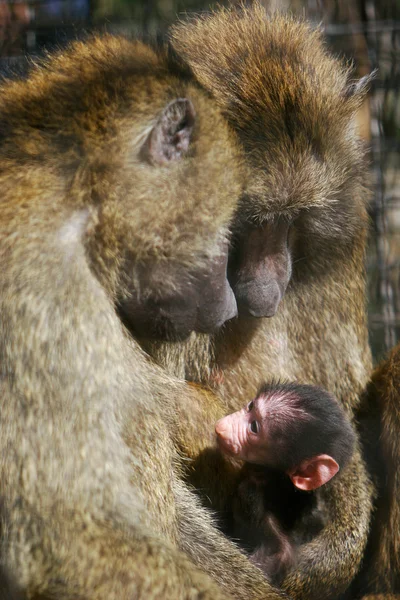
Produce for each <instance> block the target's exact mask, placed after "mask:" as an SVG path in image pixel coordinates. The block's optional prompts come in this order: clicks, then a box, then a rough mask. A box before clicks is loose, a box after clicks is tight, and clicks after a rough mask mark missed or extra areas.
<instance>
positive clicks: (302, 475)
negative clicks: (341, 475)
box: [288, 454, 339, 492]
mask: <svg viewBox="0 0 400 600" xmlns="http://www.w3.org/2000/svg"><path fill="white" fill-rule="evenodd" d="M338 471H339V465H338V464H337V462H336V460H335V459H333V458H332V457H331V456H329V455H328V454H318V456H313V457H312V458H309V459H307V460H304V461H303V462H302V463H301V464H300V465H299V466H298V467H296V468H295V469H294V470H293V471H291V472H289V473H288V475H289V477H290V479H291V480H292V483H293V485H294V486H296V487H297V488H298V489H299V490H305V491H306V492H310V491H312V490H316V489H317V488H319V487H321V485H324V484H325V483H328V481H329V480H330V479H332V477H334V476H335V475H336V473H337V472H338Z"/></svg>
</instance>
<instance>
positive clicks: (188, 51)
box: [154, 3, 372, 598]
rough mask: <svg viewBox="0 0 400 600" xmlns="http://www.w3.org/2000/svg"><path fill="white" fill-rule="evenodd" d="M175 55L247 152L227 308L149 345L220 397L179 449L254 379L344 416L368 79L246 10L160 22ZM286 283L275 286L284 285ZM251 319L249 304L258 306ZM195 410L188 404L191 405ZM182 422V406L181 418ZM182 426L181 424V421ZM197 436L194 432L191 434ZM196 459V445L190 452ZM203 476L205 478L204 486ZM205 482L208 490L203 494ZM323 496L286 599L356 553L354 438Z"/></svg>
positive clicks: (360, 341) (353, 563)
mask: <svg viewBox="0 0 400 600" xmlns="http://www.w3.org/2000/svg"><path fill="white" fill-rule="evenodd" d="M171 42H172V45H173V48H174V52H175V55H177V60H179V61H181V62H182V63H184V65H186V67H188V69H189V70H190V71H191V72H192V74H193V75H194V76H195V77H196V79H197V80H198V81H199V82H200V83H201V84H202V85H203V86H204V87H205V88H206V89H207V90H208V91H209V92H210V93H211V94H212V95H213V97H214V98H215V99H216V101H217V103H218V105H219V106H220V107H221V109H222V111H223V113H224V115H225V116H226V118H227V120H228V121H229V123H230V125H231V127H232V129H234V130H235V131H236V133H237V135H238V139H239V141H240V143H241V145H242V147H243V149H244V151H245V154H246V156H247V161H246V162H247V167H248V170H249V178H248V185H247V188H246V192H245V193H244V194H243V196H242V199H241V202H240V204H239V209H238V211H237V215H236V218H235V223H234V237H233V244H232V249H231V256H230V259H229V267H228V270H229V278H230V281H231V284H232V286H233V289H234V292H235V294H236V297H237V300H238V309H239V318H238V319H237V320H234V321H232V322H230V323H228V324H227V325H226V326H225V327H224V328H223V330H222V331H221V333H218V334H217V335H216V336H214V337H213V338H212V339H210V338H209V337H206V336H204V337H199V336H195V337H194V338H192V339H191V340H190V341H189V342H188V343H186V344H185V345H183V346H181V348H180V349H179V350H178V349H177V347H174V348H173V349H171V348H167V349H166V348H165V347H164V348H158V349H155V350H154V355H155V356H156V358H157V360H159V362H161V363H162V364H165V365H167V367H168V369H170V370H171V371H175V372H179V373H180V374H181V375H184V376H185V377H186V378H187V379H191V380H193V381H196V382H199V383H203V384H204V383H206V384H207V385H209V386H210V387H211V388H212V389H214V390H216V391H217V392H218V394H219V395H220V396H221V398H222V400H221V406H218V405H216V403H215V400H214V399H212V398H211V397H210V399H209V400H210V402H209V403H210V405H211V408H208V406H207V404H206V405H204V406H203V418H202V419H200V420H199V428H198V429H196V428H195V427H193V428H192V421H190V420H189V425H190V427H189V428H188V429H189V431H190V432H191V433H192V434H193V436H194V437H195V441H194V443H193V450H192V447H191V444H190V443H188V444H185V451H186V453H187V454H188V455H189V456H193V457H195V458H196V459H198V458H199V454H198V453H199V451H200V450H201V444H200V442H199V438H200V435H201V431H203V434H204V440H203V449H204V447H206V446H207V444H208V443H209V435H210V434H209V432H210V429H211V428H212V422H211V418H208V417H207V416H205V415H207V412H208V410H209V412H210V415H211V417H212V418H215V417H216V418H218V417H221V416H223V415H224V414H226V412H229V411H231V410H236V409H237V408H239V407H240V406H241V405H242V403H244V402H245V400H246V399H247V398H248V397H252V396H254V394H255V393H256V391H257V389H258V386H259V383H260V381H265V380H268V379H269V378H272V377H278V378H281V379H287V380H299V381H304V382H308V383H310V384H316V385H319V386H322V387H324V388H326V389H327V390H329V391H330V392H331V393H333V394H334V395H335V396H336V397H337V398H338V400H339V401H340V402H341V403H342V404H343V406H345V407H346V409H347V411H348V413H349V415H350V416H351V415H352V414H353V412H354V410H355V409H356V408H357V406H358V404H359V396H360V393H361V391H362V390H363V389H364V387H365V385H366V382H367V380H368V377H369V374H370V371H371V356H370V350H369V346H368V335H367V324H366V314H365V282H364V250H365V240H366V233H367V225H368V220H367V214H366V209H365V203H366V198H367V196H368V194H367V193H366V190H365V187H364V182H365V181H366V174H365V167H364V161H363V148H362V146H361V144H360V141H359V140H358V138H357V135H356V131H355V129H356V128H355V124H354V115H355V113H356V111H357V108H358V106H360V104H361V103H362V101H363V98H364V97H365V94H366V91H367V87H368V78H364V79H361V80H360V81H359V82H354V81H351V73H350V71H349V69H348V67H346V66H344V65H343V64H341V63H340V62H339V61H337V60H336V59H334V58H333V57H332V56H330V55H329V54H328V52H327V51H326V49H325V48H324V45H323V43H322V41H321V34H320V32H318V31H316V30H313V29H312V28H311V27H310V26H309V25H307V24H306V23H304V22H296V21H295V20H293V19H291V18H290V17H286V16H283V15H273V16H270V17H268V16H267V15H266V14H265V12H264V10H263V8H262V7H261V6H260V5H259V4H258V3H255V4H253V5H252V7H251V8H242V9H241V10H239V11H235V10H233V9H232V10H231V9H228V10H218V11H216V12H214V13H211V14H205V15H202V16H200V17H196V18H193V19H191V20H189V21H188V22H187V23H182V24H179V25H177V26H176V27H174V28H173V29H172V33H171ZM283 294H285V295H283ZM275 310H276V314H275V315H274V316H273V318H271V319H256V318H254V317H255V316H262V315H265V316H271V315H272V314H273V313H274V311H275ZM193 411H195V412H196V414H201V409H200V408H199V407H196V408H193ZM192 420H193V421H195V418H194V417H193V419H192ZM184 433H185V432H184ZM196 436H197V437H196ZM203 458H204V456H203ZM202 468H204V478H203V480H202V478H201V475H200V472H199V471H197V473H196V478H197V479H196V484H197V485H199V487H201V488H203V490H204V494H205V495H206V496H208V497H209V498H210V499H211V500H212V503H213V505H214V506H215V507H218V494H220V491H221V488H222V487H223V485H222V479H221V477H220V474H219V472H218V471H216V480H215V481H214V479H213V477H212V469H213V465H211V464H208V463H206V461H205V460H203V461H202ZM214 484H215V485H214ZM211 488H214V490H215V488H218V489H217V490H216V494H217V498H215V497H214V496H213V491H214V490H213V489H211ZM316 494H318V495H319V496H321V497H324V500H325V501H326V505H327V511H328V513H329V519H328V524H327V526H326V527H325V528H324V530H323V531H322V532H321V533H320V534H319V535H318V536H317V537H316V538H315V539H314V540H313V541H312V542H310V543H309V544H304V545H303V546H302V547H301V549H300V551H299V553H298V560H297V568H296V569H295V570H294V571H293V572H291V573H290V574H289V575H288V577H287V578H285V580H284V582H283V587H284V589H285V590H286V591H287V592H288V593H289V594H290V595H292V596H294V597H296V598H311V597H317V598H320V597H321V595H323V596H324V597H326V598H328V597H335V596H337V595H338V594H340V593H341V592H342V591H343V590H344V589H346V588H347V587H348V585H349V584H350V582H351V580H352V579H353V577H354V576H355V574H356V573H357V571H358V569H359V567H360V563H361V560H362V557H363V553H364V548H365V544H366V540H367V535H368V530H369V526H370V516H371V495H372V486H371V483H370V481H369V478H368V476H367V472H366V468H365V464H364V462H363V460H362V459H361V457H360V453H359V451H358V448H357V444H356V449H355V453H354V455H353V458H352V461H351V463H350V465H349V467H348V468H347V469H346V471H345V473H343V476H342V477H340V478H339V479H337V480H334V481H333V482H332V485H330V486H328V487H327V488H322V489H321V490H317V491H316Z"/></svg>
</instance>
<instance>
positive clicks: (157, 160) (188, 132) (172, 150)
mask: <svg viewBox="0 0 400 600" xmlns="http://www.w3.org/2000/svg"><path fill="white" fill-rule="evenodd" d="M195 118H196V113H195V110H194V107H193V104H192V103H191V101H190V100H188V99H187V98H177V99H176V100H173V101H172V102H170V103H169V104H168V105H167V106H166V107H165V108H164V110H163V112H162V114H161V115H160V117H159V119H158V121H157V123H156V124H155V125H154V127H153V129H152V130H151V133H150V135H149V137H148V139H147V141H146V143H145V146H144V148H143V152H144V156H145V158H146V159H147V160H148V161H149V162H151V163H152V164H154V165H166V164H168V163H170V162H173V161H175V160H180V158H182V156H183V155H184V154H185V153H186V152H187V150H188V148H189V145H190V141H191V138H192V133H193V127H194V122H195Z"/></svg>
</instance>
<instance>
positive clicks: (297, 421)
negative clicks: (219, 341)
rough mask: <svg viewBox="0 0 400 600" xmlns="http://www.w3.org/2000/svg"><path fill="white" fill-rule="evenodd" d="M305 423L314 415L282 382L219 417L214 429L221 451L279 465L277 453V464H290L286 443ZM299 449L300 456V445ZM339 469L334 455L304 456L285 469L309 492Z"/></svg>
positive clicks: (268, 464) (273, 466)
mask: <svg viewBox="0 0 400 600" xmlns="http://www.w3.org/2000/svg"><path fill="white" fill-rule="evenodd" d="M305 422H309V423H313V416H312V415H311V414H309V413H308V411H307V410H306V408H305V407H304V405H303V404H302V400H301V398H300V397H299V396H298V395H296V393H295V391H294V389H293V385H292V386H291V387H289V386H288V388H286V387H285V385H284V384H282V386H280V387H279V386H275V388H274V389H273V390H272V391H271V392H270V393H262V392H261V393H260V394H259V395H258V396H257V397H256V398H255V399H254V400H251V402H249V403H248V404H247V406H246V407H245V408H242V409H241V410H238V411H237V412H235V413H232V414H230V415H227V416H226V417H223V418H222V419H220V420H219V421H218V422H217V423H216V425H215V432H216V434H217V441H218V445H219V447H220V449H221V451H222V452H224V453H226V454H228V455H230V456H234V457H235V458H238V459H241V460H244V461H245V462H250V463H254V464H259V465H265V466H268V467H271V468H279V465H278V464H276V463H277V455H279V460H280V464H281V463H284V462H285V460H286V462H287V463H288V464H289V463H290V461H291V456H290V452H291V450H290V448H291V444H290V443H289V442H290V441H293V436H295V439H296V436H298V437H299V439H301V437H300V436H299V435H298V433H299V431H300V429H301V424H304V423H305ZM317 433H318V434H320V432H319V431H316V434H317ZM278 443H279V449H277V447H276V446H277V444H278ZM299 443H300V442H299ZM299 450H300V452H299V454H300V455H301V448H300V449H299ZM338 470H339V465H338V463H337V462H336V461H335V460H334V458H332V457H331V456H329V455H328V454H316V455H315V456H311V457H310V456H306V457H304V460H300V461H299V464H296V465H294V466H291V467H290V469H288V470H285V472H286V473H287V475H288V476H289V477H290V478H291V480H292V482H293V484H294V485H295V486H296V487H298V488H299V489H303V490H308V491H309V490H313V489H316V488H318V487H320V486H321V485H323V484H324V483H327V482H328V481H329V480H330V479H331V478H332V477H333V476H334V475H335V474H336V473H337V472H338Z"/></svg>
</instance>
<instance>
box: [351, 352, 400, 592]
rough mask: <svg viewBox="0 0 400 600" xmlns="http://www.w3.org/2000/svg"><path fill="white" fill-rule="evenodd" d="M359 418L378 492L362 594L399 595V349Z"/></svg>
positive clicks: (383, 367)
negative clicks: (393, 593) (384, 593)
mask: <svg viewBox="0 0 400 600" xmlns="http://www.w3.org/2000/svg"><path fill="white" fill-rule="evenodd" d="M358 418H359V421H360V432H361V433H360V435H361V441H362V443H363V446H364V450H365V453H366V455H367V463H368V466H369V467H370V469H371V472H372V473H373V476H374V479H376V481H377V488H378V495H377V498H376V501H375V515H374V520H373V524H372V529H371V534H370V538H369V544H368V551H367V559H366V561H365V563H364V568H363V570H362V572H361V575H360V579H361V582H362V583H361V589H364V590H365V589H369V590H371V591H374V590H375V591H377V592H382V591H386V592H400V526H399V523H400V474H399V464H400V344H398V345H397V346H396V347H395V348H394V349H393V350H392V351H391V352H390V354H389V356H388V357H387V359H386V360H384V361H383V362H382V363H381V364H380V365H379V366H378V367H377V368H376V369H375V371H374V372H373V374H372V377H371V381H370V383H369V385H368V387H367V390H366V394H365V397H364V398H363V404H362V407H361V410H360V414H359V415H358ZM374 597H375V598H379V599H381V598H392V597H393V596H391V595H390V594H388V595H384V596H383V595H379V596H374Z"/></svg>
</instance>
